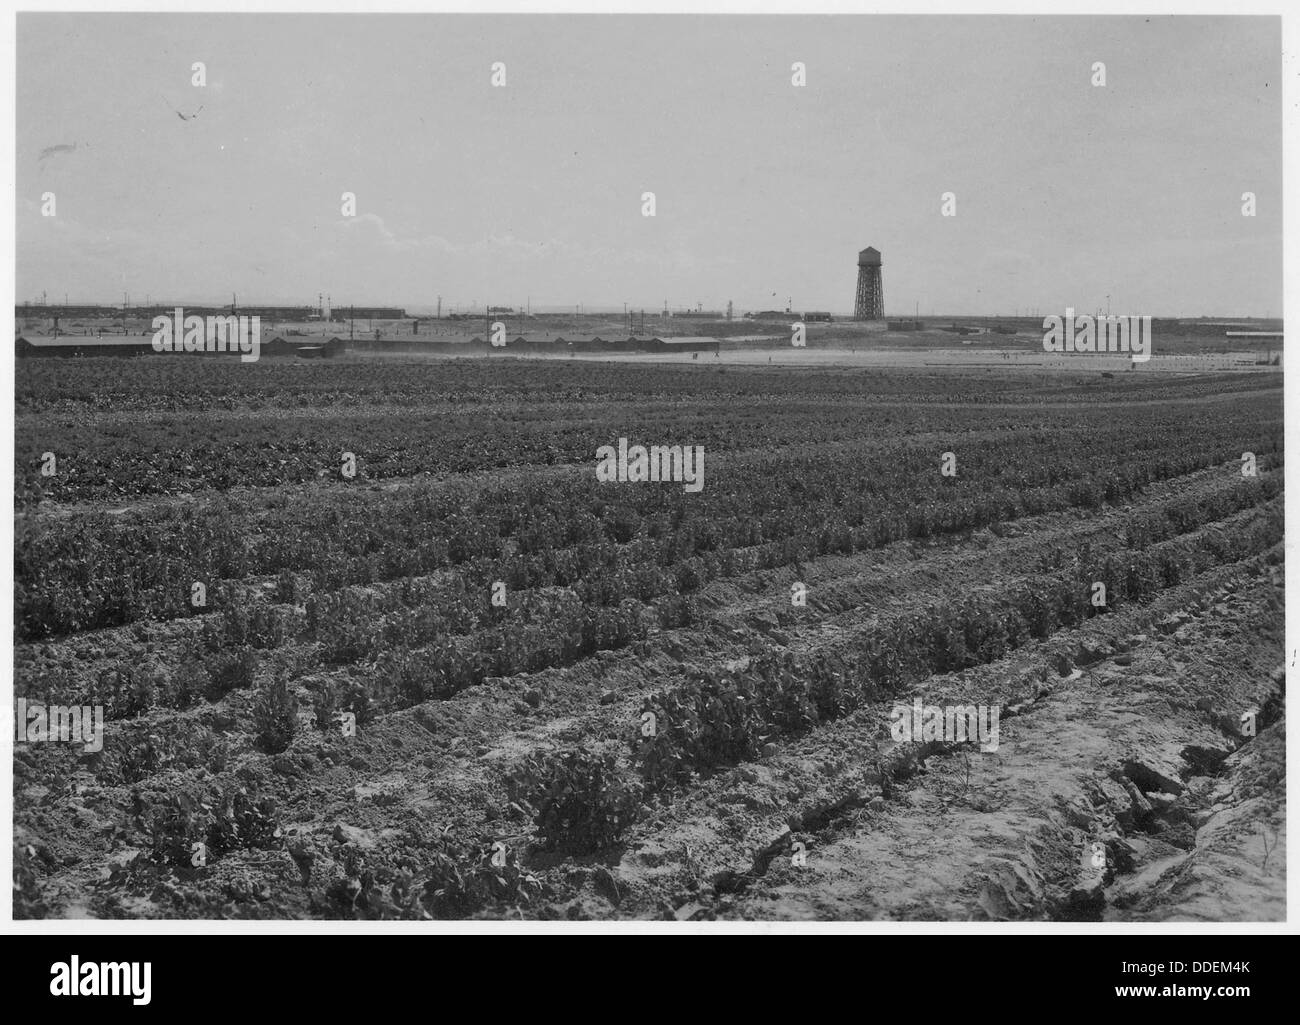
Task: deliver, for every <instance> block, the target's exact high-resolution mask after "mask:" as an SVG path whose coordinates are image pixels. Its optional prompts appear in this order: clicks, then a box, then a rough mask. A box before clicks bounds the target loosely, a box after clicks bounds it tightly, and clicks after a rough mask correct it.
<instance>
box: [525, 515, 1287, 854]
mask: <svg viewBox="0 0 1300 1025" xmlns="http://www.w3.org/2000/svg"><path fill="white" fill-rule="evenodd" d="M1282 536H1283V522H1282V515H1281V510H1280V509H1279V508H1278V507H1277V505H1276V503H1272V504H1270V506H1269V507H1268V509H1266V510H1264V511H1263V515H1261V516H1257V517H1254V518H1253V519H1252V520H1251V521H1249V522H1244V523H1242V524H1239V525H1235V526H1234V527H1233V528H1232V529H1226V528H1225V527H1223V526H1222V525H1216V526H1213V527H1209V528H1206V529H1203V530H1201V531H1198V532H1197V533H1195V534H1191V535H1185V536H1181V537H1177V538H1174V539H1171V540H1169V541H1165V542H1162V543H1160V544H1157V545H1155V546H1152V547H1151V548H1149V549H1147V550H1145V551H1117V552H1110V553H1106V554H1104V555H1096V556H1094V557H1093V558H1092V559H1091V560H1089V561H1086V562H1081V563H1080V564H1079V565H1078V566H1075V567H1071V568H1069V569H1067V570H1062V571H1060V572H1058V573H1056V574H1052V575H1048V576H1043V575H1036V576H1034V577H1031V578H1022V579H1017V580H1010V581H1006V582H1004V583H1002V584H1000V585H999V586H997V587H996V588H987V589H984V590H981V591H978V592H975V593H974V594H970V595H968V596H965V597H963V598H960V599H948V600H942V601H938V602H935V603H933V604H931V605H929V606H928V607H926V608H924V609H921V610H915V611H912V610H909V611H905V612H900V613H894V614H886V615H882V616H880V617H879V618H878V620H877V621H876V622H875V623H873V624H872V625H871V626H869V627H868V628H866V629H865V630H864V631H861V632H860V633H859V634H858V635H857V636H855V637H854V638H853V639H852V641H851V642H850V643H848V644H845V645H841V646H839V647H838V649H836V650H834V651H830V650H824V651H821V652H818V653H816V654H815V655H813V656H811V657H807V656H801V655H796V654H794V653H791V652H788V651H783V652H772V653H768V654H765V655H763V656H760V657H758V658H756V659H754V660H751V662H750V663H749V665H748V666H747V667H745V668H743V669H738V670H734V671H722V670H705V671H692V672H691V674H690V675H689V677H688V679H687V680H686V681H685V682H684V683H682V684H679V685H678V686H675V687H673V688H670V689H668V690H665V691H662V692H660V693H657V694H653V695H650V696H648V697H647V698H646V699H645V701H644V703H643V706H642V709H641V715H640V718H639V721H638V722H637V724H636V726H635V728H634V730H633V731H632V733H633V736H632V740H631V745H632V766H633V768H634V770H635V778H634V779H632V778H625V777H622V776H620V775H618V774H617V773H614V772H613V770H612V768H611V767H610V766H604V767H602V768H599V769H598V768H597V767H596V766H595V764H594V762H593V759H601V758H605V757H606V756H605V755H601V754H593V753H592V752H590V751H589V750H586V749H583V750H580V751H563V752H560V753H558V754H555V755H552V756H550V757H549V758H548V759H546V760H545V761H544V762H543V763H542V764H541V765H540V766H539V765H537V764H531V765H528V766H527V767H526V778H527V780H528V781H529V782H531V783H532V797H531V801H532V803H533V804H534V808H535V811H536V814H537V827H538V830H539V833H540V834H541V835H543V836H546V837H547V838H549V839H550V841H551V842H552V843H555V844H558V845H561V846H567V847H570V848H574V849H582V848H586V849H591V848H593V847H595V846H598V845H599V844H601V843H607V842H612V840H613V839H615V838H616V837H617V836H618V835H619V833H621V831H622V829H624V828H626V826H627V825H628V824H630V823H629V820H628V812H627V806H628V802H629V801H630V800H631V798H630V797H629V796H628V795H635V797H636V798H637V799H638V800H643V799H645V798H647V797H653V796H655V795H660V796H663V797H669V796H671V795H672V794H673V793H674V792H675V791H677V790H679V789H681V788H682V787H685V786H688V785H689V784H690V783H691V782H692V781H693V780H694V779H695V778H696V776H697V775H699V774H700V773H705V772H709V771H712V770H715V769H717V768H719V767H722V766H728V765H734V764H736V763H738V762H741V761H745V760H750V759H753V758H755V757H757V756H758V754H759V753H760V751H761V749H762V747H763V745H764V744H766V743H768V742H770V741H772V740H776V739H779V738H783V737H790V736H794V735H798V734H800V733H803V732H806V731H807V730H809V729H811V728H812V727H813V726H815V725H817V724H818V723H820V722H826V721H830V720H834V719H837V718H840V717H841V716H843V715H845V714H847V713H848V712H850V711H852V710H853V709H855V708H857V707H859V706H861V705H863V704H865V703H868V702H873V701H881V700H885V699H887V698H889V697H890V696H892V695H895V694H897V693H899V692H901V691H902V690H903V689H904V688H905V687H907V686H908V685H910V684H912V683H914V682H916V681H918V680H922V679H924V678H926V677H927V676H929V675H931V674H934V673H942V672H949V671H954V670H960V669H964V668H969V667H971V666H975V665H981V664H985V663H988V662H991V661H994V660H996V659H998V658H1001V657H1002V656H1003V655H1005V654H1006V653H1007V652H1009V651H1011V650H1014V649H1015V648H1017V647H1019V646H1020V645H1022V644H1024V643H1025V642H1026V641H1028V640H1030V639H1033V638H1038V639H1042V638H1046V637H1048V636H1050V635H1051V634H1052V633H1053V632H1054V631H1055V630H1057V629H1059V628H1062V627H1070V626H1074V625H1076V624H1078V623H1079V622H1082V621H1083V620H1085V619H1087V618H1089V617H1091V616H1094V615H1097V614H1101V613H1104V612H1111V611H1113V610H1114V609H1115V608H1116V607H1117V606H1120V605H1122V604H1125V603H1129V602H1139V601H1142V600H1144V599H1146V598H1149V597H1150V596H1151V595H1153V594H1155V593H1157V592H1158V591H1160V590H1161V589H1163V588H1167V587H1171V586H1174V585H1176V584H1178V583H1180V582H1183V581H1186V580H1189V579H1192V578H1193V577H1195V576H1196V575H1198V574H1200V573H1202V572H1204V571H1205V570H1207V569H1208V568H1210V567H1212V566H1214V565H1218V564H1222V563H1229V562H1235V561H1239V560H1241V559H1243V558H1247V557H1250V556H1254V555H1256V554H1258V553H1259V552H1262V551H1265V550H1266V549H1268V548H1269V547H1270V546H1272V545H1275V544H1276V543H1277V542H1278V541H1279V540H1281V538H1282ZM1092 580H1107V581H1109V582H1110V586H1109V587H1108V596H1107V600H1108V604H1107V605H1106V606H1105V607H1104V608H1098V607H1096V606H1094V605H1093V604H1092V602H1091V592H1090V588H1089V587H1088V586H1086V584H1087V582H1089V581H1092ZM593 781H594V785H593ZM556 793H560V794H566V795H567V796H569V797H571V798H572V807H573V808H575V809H577V808H581V809H583V816H582V818H581V820H578V819H576V818H568V819H566V818H564V817H563V816H560V817H559V818H558V821H557V814H556V806H555V801H554V797H553V795H554V794H556ZM566 822H567V823H568V826H567V827H566V826H565V823H566ZM615 826H617V827H618V828H615Z"/></svg>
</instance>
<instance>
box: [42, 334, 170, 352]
mask: <svg viewBox="0 0 1300 1025" xmlns="http://www.w3.org/2000/svg"><path fill="white" fill-rule="evenodd" d="M18 341H20V342H27V343H28V344H29V345H34V346H36V347H37V348H38V349H69V348H76V347H83V348H84V347H86V346H92V345H94V346H103V347H104V348H113V347H118V346H133V345H148V346H150V347H152V346H153V335H104V336H103V337H102V338H101V337H100V336H98V335H33V336H32V337H31V338H28V337H27V336H26V335H20V336H19V337H18Z"/></svg>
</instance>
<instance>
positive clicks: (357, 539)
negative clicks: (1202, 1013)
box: [14, 355, 1286, 921]
mask: <svg viewBox="0 0 1300 1025" xmlns="http://www.w3.org/2000/svg"><path fill="white" fill-rule="evenodd" d="M764 358H765V355H764V356H762V357H755V358H754V359H753V360H752V363H753V364H754V365H746V361H745V360H740V359H726V358H719V359H718V360H716V361H715V360H714V359H713V357H708V358H705V357H701V358H700V359H699V361H698V362H697V363H685V364H674V365H667V364H664V363H654V362H651V361H640V362H637V361H628V362H618V363H616V362H604V361H601V362H598V361H595V360H581V359H578V360H565V361H559V360H517V359H499V360H498V359H492V360H486V359H485V360H469V359H419V360H415V359H397V358H388V359H380V358H355V357H345V358H343V359H340V360H337V361H329V362H325V361H320V362H302V363H294V362H292V361H277V360H267V361H263V362H260V363H255V364H248V365H242V364H238V363H237V362H234V361H223V360H219V359H215V358H213V359H197V358H196V359H189V358H186V357H181V356H177V357H151V358H144V359H140V360H117V359H99V360H28V361H19V364H18V367H17V371H16V375H17V376H16V397H15V402H16V407H17V430H16V447H17V451H16V467H17V469H16V494H15V503H16V508H15V532H16V550H15V580H16V593H15V620H16V622H15V630H16V640H15V646H16V656H15V658H16V666H15V680H16V690H17V696H18V697H20V698H25V699H26V700H27V701H28V702H29V703H45V704H54V705H60V704H62V705H74V704H75V705H101V706H102V707H103V709H104V714H105V719H106V724H107V726H106V736H105V739H104V743H103V747H102V750H99V751H87V750H84V749H83V747H82V745H79V744H66V743H39V742H30V743H20V744H18V745H17V746H16V756H15V765H14V769H15V844H14V859H15V891H14V892H15V902H16V903H15V914H16V916H17V917H67V918H157V917H168V918H271V919H276V918H322V919H429V918H436V919H445V918H465V917H479V918H547V919H554V918H569V919H591V918H601V919H605V918H640V919H669V920H694V919H733V918H739V919H775V918H780V919H791V918H807V919H829V920H855V919H858V920H860V919H897V920H963V921H964V920H970V919H993V920H1047V919H1068V920H1125V921H1165V920H1205V921H1259V920H1280V919H1282V918H1284V916H1285V861H1286V850H1285V841H1286V837H1285V793H1284V776H1285V773H1284V757H1283V753H1284V746H1285V744H1284V739H1285V738H1284V729H1285V720H1284V691H1283V686H1282V680H1283V673H1282V670H1281V666H1282V663H1283V647H1282V644H1283V617H1282V611H1283V606H1282V584H1283V580H1282V572H1283V516H1282V512H1283V489H1282V485H1283V475H1284V474H1283V452H1282V388H1281V375H1280V374H1278V373H1276V372H1268V371H1265V370H1261V371H1259V372H1227V371H1226V370H1222V369H1213V370H1211V369H1210V366H1211V365H1210V364H1208V363H1205V364H1199V370H1198V365H1197V364H1192V365H1190V366H1180V367H1178V368H1177V369H1179V370H1181V371H1182V372H1178V373H1174V372H1165V371H1162V370H1160V369H1158V368H1157V367H1156V365H1155V364H1154V363H1153V364H1152V365H1150V366H1148V367H1146V368H1144V369H1143V370H1142V371H1141V372H1137V373H1115V374H1114V375H1113V376H1107V377H1104V378H1103V377H1102V376H1101V375H1100V374H1099V373H1089V374H1087V375H1084V374H1081V373H1078V372H1076V371H1074V370H1073V368H1070V369H1069V370H1067V369H1066V368H1065V367H1063V366H1061V367H1057V366H1050V367H1048V366H1020V365H1016V366H1007V367H1005V368H1002V367H985V368H980V369H978V370H976V369H974V368H970V367H967V368H960V367H958V368H955V369H954V368H943V367H930V366H925V365H916V361H913V364H914V365H911V366H902V367H884V366H870V365H868V366H863V365H859V364H855V363H853V362H852V361H851V360H849V361H843V362H844V365H830V363H829V362H821V361H812V360H809V361H806V365H802V366H799V367H797V368H791V367H783V366H779V365H776V366H768V365H765V363H764V362H763V359H764ZM1214 366H1215V367H1218V366H1220V364H1214ZM1171 369H1173V368H1171ZM619 438H627V439H628V443H629V444H630V445H636V444H644V445H647V446H649V445H682V446H703V447H704V450H705V452H706V461H705V474H704V486H703V488H702V490H700V491H699V492H698V493H694V492H690V491H688V490H687V489H686V488H684V487H683V486H682V484H680V483H672V482H663V483H651V482H646V483H628V482H624V483H616V482H602V481H600V480H598V479H597V477H596V474H595V472H594V468H595V465H596V449H597V448H598V447H599V446H604V445H617V444H618V439H619ZM1243 454H1249V456H1250V458H1249V459H1243ZM945 470H947V471H948V472H945ZM1098 584H1101V585H1103V591H1104V595H1103V596H1102V601H1100V602H1098V600H1097V599H1098V596H1099V593H1100V592H1099V591H1098V588H1097V585H1098ZM917 700H919V701H920V702H921V703H922V705H935V706H946V705H953V704H957V705H961V706H966V705H976V706H980V707H987V708H991V709H995V710H996V711H997V713H998V714H999V716H1000V721H1001V730H1000V737H999V740H998V743H997V746H996V750H982V749H981V746H980V745H979V744H974V743H970V742H962V741H950V740H948V739H934V738H928V737H922V738H918V739H912V740H908V739H904V740H898V739H896V737H895V736H894V735H892V732H891V724H892V720H893V717H892V711H893V709H894V708H895V706H896V705H902V706H907V707H908V708H911V707H912V705H913V703H914V702H915V701H917Z"/></svg>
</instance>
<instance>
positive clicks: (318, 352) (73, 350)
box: [14, 335, 348, 359]
mask: <svg viewBox="0 0 1300 1025" xmlns="http://www.w3.org/2000/svg"><path fill="white" fill-rule="evenodd" d="M347 348H348V343H347V342H346V341H344V340H343V339H342V338H331V339H329V340H328V341H326V340H324V339H321V338H308V337H303V338H302V339H301V340H297V339H293V340H290V339H287V338H283V337H280V336H278V335H277V336H276V337H275V338H272V339H270V340H269V341H266V342H263V343H262V345H261V348H260V349H259V358H262V357H266V356H290V357H295V356H301V357H302V358H304V359H316V358H327V359H328V358H332V357H335V356H340V355H342V354H343V353H344V352H346V351H347ZM14 354H15V355H16V356H17V357H18V358H19V359H33V358H36V359H41V358H50V357H54V358H58V357H65V358H74V357H79V356H160V355H161V356H166V355H181V356H196V355H197V356H231V355H238V353H237V352H236V353H221V352H198V353H184V352H182V353H160V352H158V351H157V350H155V349H154V347H153V335H103V336H96V335H55V336H50V337H42V336H39V335H37V336H33V337H32V338H27V337H24V336H22V335H19V336H18V339H17V341H16V342H15V344H14Z"/></svg>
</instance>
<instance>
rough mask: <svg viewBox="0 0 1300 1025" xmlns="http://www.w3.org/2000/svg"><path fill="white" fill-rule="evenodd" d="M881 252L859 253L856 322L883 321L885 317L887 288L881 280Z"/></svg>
mask: <svg viewBox="0 0 1300 1025" xmlns="http://www.w3.org/2000/svg"><path fill="white" fill-rule="evenodd" d="M880 266H881V263H880V250H879V249H872V248H871V246H867V248H866V249H864V250H862V252H860V253H858V291H857V295H855V296H854V299H853V319H854V320H883V319H884V316H885V286H884V284H883V283H882V281H881V278H880Z"/></svg>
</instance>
